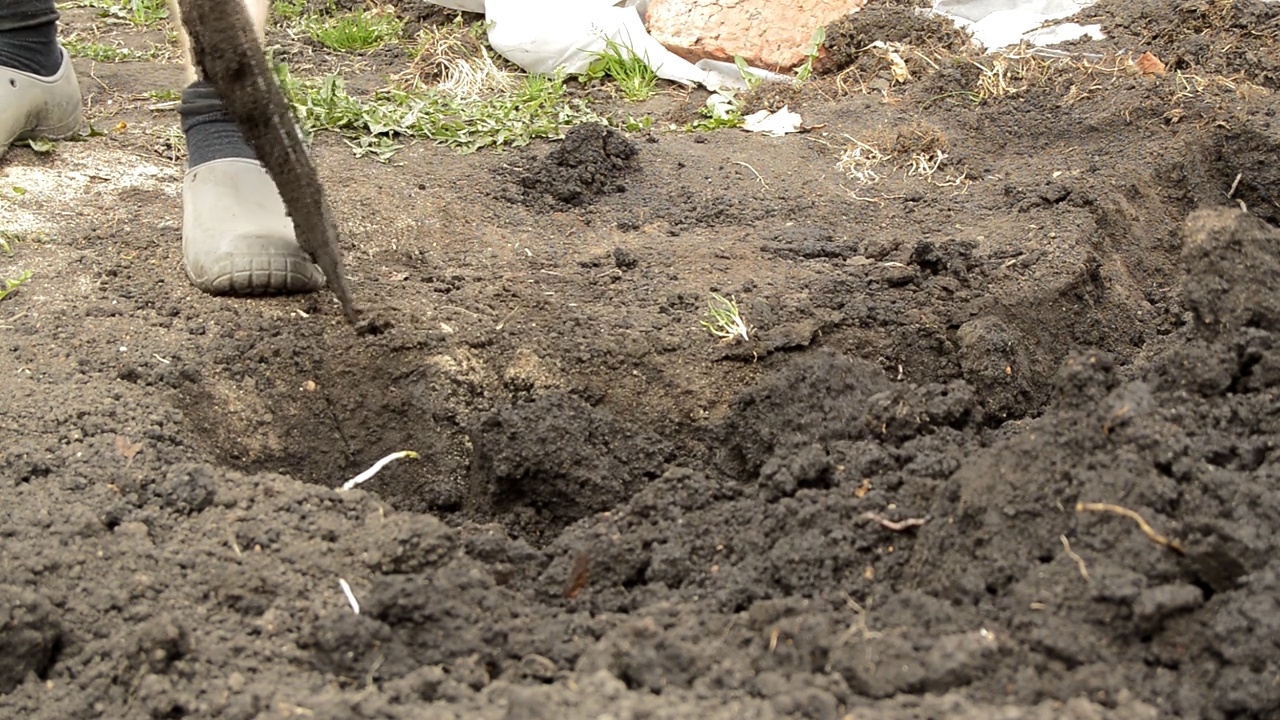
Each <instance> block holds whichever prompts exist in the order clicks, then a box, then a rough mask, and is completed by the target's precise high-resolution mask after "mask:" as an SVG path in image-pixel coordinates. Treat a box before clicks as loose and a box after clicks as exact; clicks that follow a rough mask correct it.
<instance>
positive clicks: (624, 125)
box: [614, 115, 653, 132]
mask: <svg viewBox="0 0 1280 720" xmlns="http://www.w3.org/2000/svg"><path fill="white" fill-rule="evenodd" d="M614 125H615V126H616V127H617V128H619V129H620V130H623V131H625V132H640V131H641V130H648V129H649V128H651V127H653V116H652V115H644V116H642V117H638V118H637V117H632V116H630V115H628V116H627V119H626V120H623V121H622V122H618V123H614Z"/></svg>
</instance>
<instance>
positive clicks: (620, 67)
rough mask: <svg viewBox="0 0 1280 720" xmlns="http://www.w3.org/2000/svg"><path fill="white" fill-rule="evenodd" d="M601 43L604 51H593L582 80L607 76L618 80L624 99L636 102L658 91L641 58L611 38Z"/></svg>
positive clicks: (651, 73) (649, 71)
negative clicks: (592, 57)
mask: <svg viewBox="0 0 1280 720" xmlns="http://www.w3.org/2000/svg"><path fill="white" fill-rule="evenodd" d="M604 42H605V47H604V50H601V51H599V52H597V53H594V54H595V57H596V59H595V60H593V61H592V62H591V65H590V67H588V68H587V71H586V72H585V73H583V79H584V80H596V79H599V78H603V77H611V78H613V79H614V80H615V81H616V82H617V83H618V92H620V93H622V97H624V98H626V99H627V100H631V101H639V100H647V99H649V98H651V97H653V96H654V94H656V93H657V92H658V75H657V73H655V72H654V71H653V69H652V68H650V67H649V63H648V62H647V61H646V60H645V58H643V57H641V56H639V55H637V54H636V51H635V50H632V49H631V48H629V47H627V46H625V45H621V44H619V43H617V42H615V41H614V40H611V39H608V38H606V39H605V41H604Z"/></svg>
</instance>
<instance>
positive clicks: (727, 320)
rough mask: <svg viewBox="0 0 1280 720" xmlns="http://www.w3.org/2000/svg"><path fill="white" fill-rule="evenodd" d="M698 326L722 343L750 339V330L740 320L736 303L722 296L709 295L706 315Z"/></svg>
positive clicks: (739, 312) (744, 322)
mask: <svg viewBox="0 0 1280 720" xmlns="http://www.w3.org/2000/svg"><path fill="white" fill-rule="evenodd" d="M700 324H701V325H702V327H704V328H706V329H707V332H709V333H711V334H712V335H714V336H716V337H718V338H720V339H721V340H722V341H724V342H732V341H734V340H737V339H739V338H741V339H742V340H750V339H751V338H750V334H751V328H749V327H748V326H747V322H746V321H745V320H743V319H742V312H741V311H739V310H738V303H737V302H736V301H735V300H734V299H733V298H726V297H724V296H723V295H718V294H716V293H711V299H710V300H708V301H707V313H706V315H705V316H704V318H703V320H702V322H701V323H700Z"/></svg>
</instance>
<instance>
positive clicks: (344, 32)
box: [301, 9, 404, 52]
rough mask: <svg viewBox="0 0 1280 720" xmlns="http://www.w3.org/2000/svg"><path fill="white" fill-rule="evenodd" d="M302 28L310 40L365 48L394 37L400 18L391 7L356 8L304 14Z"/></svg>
mask: <svg viewBox="0 0 1280 720" xmlns="http://www.w3.org/2000/svg"><path fill="white" fill-rule="evenodd" d="M301 27H302V31H303V32H304V33H306V34H307V36H308V37H310V38H311V39H312V40H315V41H316V42H318V43H320V44H321V45H323V46H325V47H326V48H328V49H330V50H336V51H338V52H366V51H369V50H375V49H377V48H380V47H382V46H383V45H386V44H387V43H390V42H393V41H395V40H396V39H397V38H399V37H400V31H401V30H403V29H404V20H403V19H402V18H400V17H398V16H397V15H396V14H395V11H394V10H392V9H387V10H382V9H376V10H369V11H365V10H357V11H355V12H353V13H347V14H344V15H333V16H327V17H318V18H308V19H303V20H302V21H301Z"/></svg>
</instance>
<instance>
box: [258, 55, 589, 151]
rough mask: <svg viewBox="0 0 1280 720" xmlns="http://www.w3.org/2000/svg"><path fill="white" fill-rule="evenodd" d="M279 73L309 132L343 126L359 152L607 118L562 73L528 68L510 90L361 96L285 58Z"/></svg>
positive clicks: (493, 137) (470, 143) (507, 136)
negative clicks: (466, 95)
mask: <svg viewBox="0 0 1280 720" xmlns="http://www.w3.org/2000/svg"><path fill="white" fill-rule="evenodd" d="M277 75H278V77H279V79H280V84H281V86H282V87H283V88H284V91H285V94H286V95H287V96H288V97H289V99H290V102H291V103H292V105H293V110H294V113H295V115H296V116H297V118H298V120H299V122H300V123H301V125H302V127H303V129H304V130H305V131H306V132H307V133H308V134H310V133H314V132H317V131H320V130H331V131H336V132H338V133H341V134H342V135H343V136H344V137H346V138H347V139H348V140H350V141H353V142H354V143H355V145H353V148H354V149H356V151H357V153H358V154H368V155H373V156H374V157H378V158H380V159H384V160H385V159H387V158H389V157H390V155H391V154H392V153H393V152H394V148H393V146H394V145H395V143H396V142H398V141H400V140H404V139H426V140H432V141H434V142H438V143H442V144H444V145H449V146H452V147H456V148H459V149H462V150H464V151H474V150H477V149H479V148H484V147H492V146H498V145H512V146H518V145H524V144H526V143H528V142H529V141H531V140H533V139H534V138H545V137H560V136H561V135H562V134H563V130H564V128H566V127H568V126H570V125H575V124H577V123H580V122H598V121H599V117H598V116H597V115H596V114H595V113H594V112H592V111H591V110H590V109H589V108H588V107H587V106H586V104H585V102H583V101H581V100H570V99H569V98H567V97H566V94H565V87H564V81H563V79H562V78H559V77H549V76H544V75H526V76H522V77H521V78H520V79H519V82H518V83H517V84H516V86H515V87H514V88H513V89H512V90H510V91H506V92H501V93H493V94H489V95H485V96H483V97H479V98H474V99H460V98H457V97H452V96H449V95H447V94H444V93H441V92H438V91H436V90H434V89H431V88H427V89H424V90H415V91H405V90H400V89H394V88H391V89H384V90H379V91H377V92H375V93H373V94H372V95H370V96H368V97H356V96H354V95H351V94H350V93H348V92H347V90H346V86H345V84H344V83H343V81H342V79H341V78H340V77H337V76H333V75H330V76H328V77H325V78H322V79H318V80H303V79H299V78H296V77H294V76H293V75H292V74H291V73H290V72H289V70H288V68H287V67H286V66H284V65H278V66H277ZM380 138H383V139H380Z"/></svg>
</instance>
